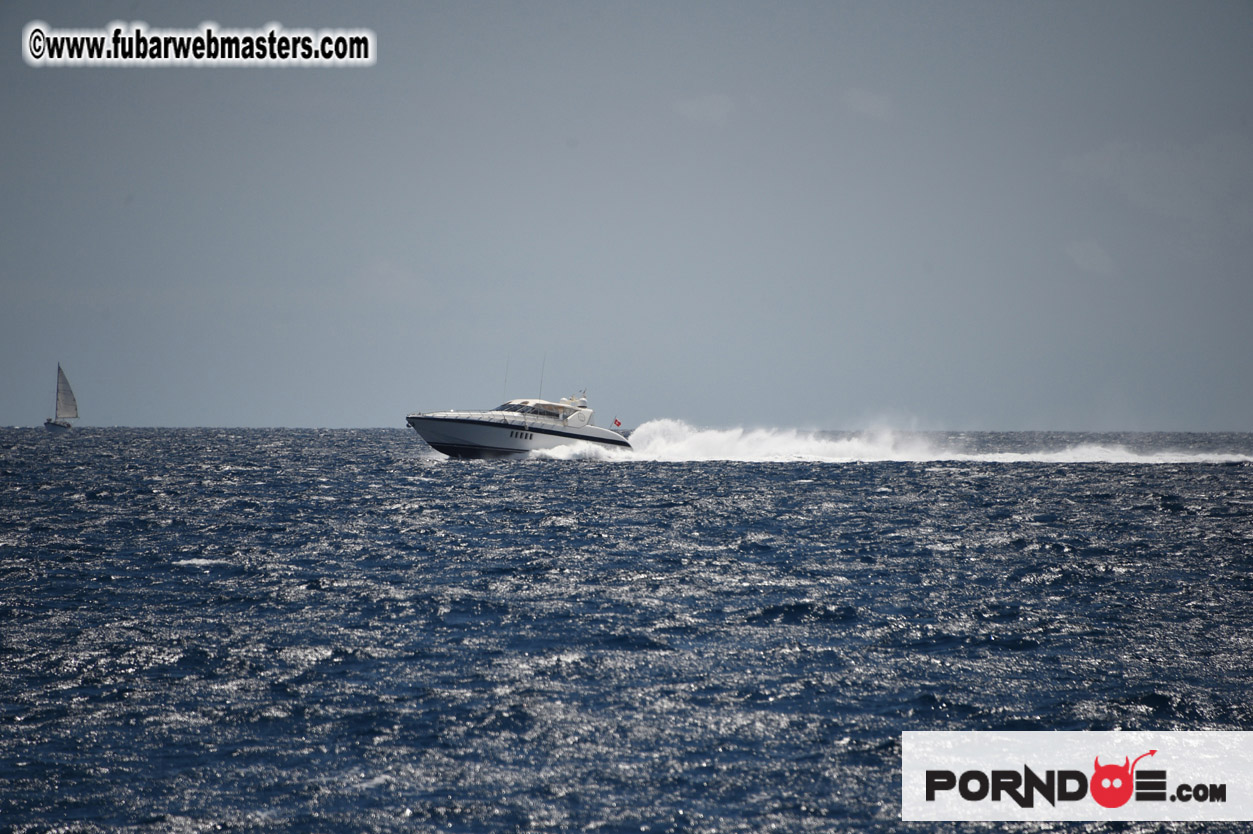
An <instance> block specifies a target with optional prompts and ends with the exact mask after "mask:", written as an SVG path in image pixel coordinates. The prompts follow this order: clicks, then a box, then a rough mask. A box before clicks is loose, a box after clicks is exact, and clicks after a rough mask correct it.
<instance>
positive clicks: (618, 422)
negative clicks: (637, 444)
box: [613, 417, 622, 429]
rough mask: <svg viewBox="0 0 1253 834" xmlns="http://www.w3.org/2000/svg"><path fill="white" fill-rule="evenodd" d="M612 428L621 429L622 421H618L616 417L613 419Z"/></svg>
mask: <svg viewBox="0 0 1253 834" xmlns="http://www.w3.org/2000/svg"><path fill="white" fill-rule="evenodd" d="M613 427H614V428H615V429H617V428H621V427H622V421H620V420H619V419H618V418H617V417H615V418H613Z"/></svg>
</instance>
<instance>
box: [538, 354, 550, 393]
mask: <svg viewBox="0 0 1253 834" xmlns="http://www.w3.org/2000/svg"><path fill="white" fill-rule="evenodd" d="M547 365H548V354H547V353H545V354H544V359H543V361H541V362H540V365H539V397H538V399H541V400H542V399H544V368H545V367H546V366H547Z"/></svg>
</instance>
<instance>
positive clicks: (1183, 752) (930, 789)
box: [901, 731, 1253, 821]
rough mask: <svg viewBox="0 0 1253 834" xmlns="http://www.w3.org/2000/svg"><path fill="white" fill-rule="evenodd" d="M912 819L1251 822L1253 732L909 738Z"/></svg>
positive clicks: (906, 805)
mask: <svg viewBox="0 0 1253 834" xmlns="http://www.w3.org/2000/svg"><path fill="white" fill-rule="evenodd" d="M901 818H902V819H905V820H956V821H963V820H990V821H1021V820H1072V821H1076V820H1095V821H1101V820H1183V821H1186V820H1253V732H1224V731H1187V732H964V731H962V732H959V731H937V732H924V731H918V732H905V733H903V734H902V737H901Z"/></svg>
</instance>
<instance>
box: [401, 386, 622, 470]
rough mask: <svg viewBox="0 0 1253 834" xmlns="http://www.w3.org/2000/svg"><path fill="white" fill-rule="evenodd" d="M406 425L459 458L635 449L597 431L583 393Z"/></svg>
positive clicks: (438, 414) (425, 417)
mask: <svg viewBox="0 0 1253 834" xmlns="http://www.w3.org/2000/svg"><path fill="white" fill-rule="evenodd" d="M405 419H406V421H407V422H408V423H409V425H411V426H413V428H414V430H415V431H417V433H418V434H419V435H421V436H422V439H423V440H425V441H426V442H427V443H428V444H430V446H431V447H432V448H433V449H435V450H436V451H438V452H443V453H444V454H446V455H449V456H451V457H455V458H501V457H514V456H518V455H524V454H526V453H527V452H534V451H536V450H539V449H553V448H556V447H558V446H565V445H568V444H572V443H590V444H592V445H593V446H597V447H600V448H614V449H626V450H630V448H631V444H630V443H629V442H627V439H626V437H624V436H623V435H622V434H620V433H619V432H616V431H613V430H612V429H604V428H601V427H599V426H594V425H592V409H590V408H588V407H587V397H586V396H584V395H583V393H582V392H580V393H579V394H576V395H575V396H573V397H563V398H562V399H561V400H560V401H558V402H550V401H549V400H539V399H519V400H509V402H507V403H505V404H503V405H499V406H497V407H496V408H493V409H491V410H490V411H429V412H422V413H418V414H410V415H409V416H408V417H407V418H405ZM614 424H615V425H621V424H620V423H618V421H617V420H616V419H615V420H614Z"/></svg>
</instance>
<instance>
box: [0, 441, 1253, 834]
mask: <svg viewBox="0 0 1253 834" xmlns="http://www.w3.org/2000/svg"><path fill="white" fill-rule="evenodd" d="M655 428H656V427H654V429H655ZM663 433H664V432H663ZM698 434H699V433H698ZM767 435H768V436H767V437H765V439H764V440H763V439H762V438H761V437H756V438H751V439H752V440H753V442H754V443H758V442H759V441H760V442H765V443H767V445H768V444H769V442H771V441H772V440H773V442H774V443H775V444H776V447H777V448H776V451H778V452H779V456H780V457H784V458H789V457H798V456H799V457H805V455H804V454H803V450H802V453H801V454H799V455H798V453H797V437H796V436H794V435H791V434H788V433H767ZM667 436H668V437H669V440H668V441H667V443H668V444H669V445H666V446H665V447H664V453H663V452H658V451H657V450H658V449H660V448H661V447H660V446H657V447H652V448H653V450H654V453H653V454H652V455H651V457H652V458H653V459H649V457H650V453H649V451H648V448H649V447H648V443H649V442H650V441H649V439H648V433H647V432H643V433H642V434H641V435H640V437H639V445H641V447H643V448H642V451H641V453H640V454H639V455H638V456H637V459H627V460H612V461H605V460H526V461H512V462H509V461H506V462H474V461H470V462H465V461H450V460H447V459H444V458H442V457H439V456H436V455H434V453H432V452H430V450H429V449H427V448H426V447H425V446H424V445H423V444H422V443H421V441H420V440H419V439H418V438H417V437H416V435H415V434H414V433H413V432H411V431H408V430H399V429H397V430H374V431H297V430H239V431H223V430H132V429H108V430H105V429H98V430H93V429H75V430H73V431H72V432H70V433H69V434H67V435H66V436H63V437H50V436H46V435H45V434H44V433H43V430H42V429H39V430H29V429H28V430H0V830H2V831H6V832H7V831H12V832H18V831H21V832H26V831H45V830H53V829H55V830H61V831H118V830H123V831H208V830H233V831H239V830H244V831H294V832H295V831H299V832H314V831H353V832H356V831H430V830H441V831H444V830H449V831H464V832H477V831H581V830H588V831H623V832H625V831H632V832H639V831H764V830H770V829H772V828H774V829H777V830H782V831H808V830H821V831H826V830H844V829H860V830H884V831H886V830H895V829H898V828H907V829H909V830H919V829H922V830H931V828H932V827H931V826H920V825H918V824H909V825H908V826H906V825H903V824H902V823H900V821H899V816H900V774H899V768H900V734H901V732H902V731H903V730H914V729H1040V730H1050V729H1057V730H1061V729H1065V730H1075V729H1101V730H1105V729H1113V728H1124V729H1146V730H1147V729H1155V730H1165V729H1187V730H1196V729H1240V730H1253V699H1251V698H1250V697H1249V693H1250V692H1253V671H1251V667H1253V664H1251V663H1250V658H1253V605H1251V603H1253V593H1251V592H1253V463H1249V462H1248V460H1249V455H1250V454H1251V453H1253V436H1249V435H1224V436H1215V435H1186V436H1185V435H1180V436H1170V435H1161V436H1159V435H1154V436H1146V435H1136V436H1126V437H1109V436H1102V437H1075V436H1066V435H1062V436H1054V435H1049V436H1045V435H954V436H942V437H941V436H931V437H925V438H923V439H922V440H918V439H917V438H913V439H908V438H899V437H896V438H889V439H888V440H887V441H884V440H883V438H878V439H864V438H863V439H858V440H857V442H860V443H863V445H865V446H867V447H874V448H877V449H878V450H879V454H877V455H863V457H867V458H873V459H871V460H861V461H856V460H853V461H848V462H838V461H833V460H826V459H821V460H813V459H801V460H789V461H785V462H742V461H740V462H737V461H727V460H712V459H694V460H686V461H685V460H679V459H677V458H681V457H682V454H681V450H682V443H683V442H685V441H683V439H682V438H679V440H677V441H676V440H675V436H674V433H673V432H670V433H669V434H668V435H667ZM855 439H856V438H855ZM696 440H699V441H700V443H699V444H697V443H693V442H692V441H693V438H692V437H688V438H687V441H686V442H688V443H689V447H690V448H691V449H693V454H692V455H691V456H692V457H693V458H710V457H717V455H716V454H711V453H710V451H709V449H710V444H715V445H716V443H719V442H721V443H724V444H729V445H727V446H726V447H725V448H726V449H727V456H732V457H733V456H736V455H740V454H742V453H743V451H744V448H743V446H742V445H736V444H742V443H743V442H744V441H745V438H744V437H743V436H737V437H732V438H727V437H725V436H723V435H720V434H714V435H713V436H712V437H711V436H709V435H705V436H702V437H698V438H696ZM802 440H804V439H803V438H802ZM848 440H849V438H848V437H847V436H841V437H840V438H836V439H835V440H833V439H831V438H826V439H823V440H822V443H827V444H829V443H833V442H845V441H848ZM658 442H660V441H658ZM815 442H816V441H815ZM676 444H678V445H676ZM802 445H803V443H802ZM697 446H699V449H696V447H697ZM753 448H754V450H759V448H760V446H757V445H755V446H754V447H753ZM841 448H843V447H841ZM822 449H823V453H824V454H826V453H827V452H830V448H829V447H826V446H824V447H822ZM898 450H903V451H901V453H900V454H895V453H896V452H897V451H898ZM920 450H923V452H920ZM926 450H930V452H929V453H924V452H925V451H926ZM811 451H812V450H811ZM894 455H895V456H896V457H900V458H902V459H901V460H894V459H892V458H893V457H894ZM748 456H749V457H758V456H759V454H758V453H757V452H756V451H755V452H754V454H752V455H748ZM657 458H668V459H669V460H660V459H657ZM1085 458H1091V460H1084V459H1085ZM935 827H937V828H944V827H945V826H935ZM948 827H949V828H952V829H954V830H965V829H964V828H962V827H961V826H955V825H954V826H948ZM1153 829H1154V826H1153V825H1151V824H1150V825H1134V826H1126V827H1125V828H1124V829H1123V830H1153Z"/></svg>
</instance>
